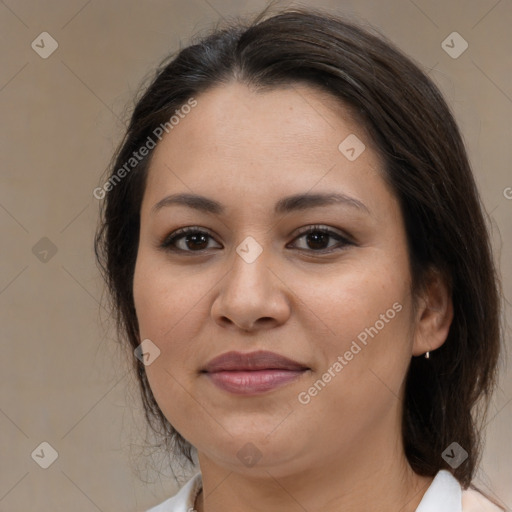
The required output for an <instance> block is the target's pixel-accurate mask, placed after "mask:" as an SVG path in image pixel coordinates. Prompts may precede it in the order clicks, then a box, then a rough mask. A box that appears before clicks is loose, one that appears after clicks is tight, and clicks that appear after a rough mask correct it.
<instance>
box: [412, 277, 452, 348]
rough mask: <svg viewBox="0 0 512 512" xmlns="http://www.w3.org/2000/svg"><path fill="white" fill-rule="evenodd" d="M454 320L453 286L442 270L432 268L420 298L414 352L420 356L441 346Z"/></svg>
mask: <svg viewBox="0 0 512 512" xmlns="http://www.w3.org/2000/svg"><path fill="white" fill-rule="evenodd" d="M452 320H453V302H452V294H451V287H450V286H449V284H448V282H447V279H446V278H445V277H444V276H443V275H442V274H441V272H439V271H438V270H436V269H432V270H430V271H429V275H428V279H427V282H426V285H425V288H424V291H423V292H422V293H421V296H420V297H419V298H418V310H417V312H416V325H415V331H414V343H413V351H412V354H413V355H414V356H420V355H423V354H424V353H425V352H431V351H433V350H436V349H437V348H439V347H440V346H441V345H442V344H443V343H444V342H445V341H446V338H447V337H448V332H449V330H450V325H451V323H452Z"/></svg>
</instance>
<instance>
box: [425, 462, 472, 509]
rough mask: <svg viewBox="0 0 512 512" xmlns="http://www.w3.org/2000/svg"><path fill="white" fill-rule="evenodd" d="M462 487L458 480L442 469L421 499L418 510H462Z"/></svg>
mask: <svg viewBox="0 0 512 512" xmlns="http://www.w3.org/2000/svg"><path fill="white" fill-rule="evenodd" d="M461 511H462V489H461V487H460V484H459V482H458V480H457V479H456V478H455V477H454V476H453V475H452V474H451V473H450V472H449V471H447V470H446V469H441V470H440V471H438V473H437V474H436V476H435V478H434V480H432V483H431V484H430V487H429V488H428V489H427V492H426V493H425V494H424V496H423V499H422V500H421V501H420V504H419V505H418V508H417V509H416V512H461Z"/></svg>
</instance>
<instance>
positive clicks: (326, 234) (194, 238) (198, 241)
mask: <svg viewBox="0 0 512 512" xmlns="http://www.w3.org/2000/svg"><path fill="white" fill-rule="evenodd" d="M209 238H211V239H212V240H213V237H212V236H211V235H210V234H209V233H208V232H207V231H204V230H202V229H200V228H196V227H187V228H183V229H179V230H177V231H175V232H174V233H171V235H169V236H167V237H166V238H165V239H164V241H163V242H162V243H161V247H162V248H163V249H167V250H170V251H174V252H188V253H193V252H196V253H200V252H203V251H205V250H207V249H208V242H209V240H208V239H209ZM300 239H304V240H305V242H306V244H307V245H309V246H310V247H298V249H299V250H301V251H311V252H317V253H318V252H320V253H322V252H324V253H328V252H333V250H336V249H342V248H344V247H346V246H348V245H352V242H350V241H349V240H348V239H347V238H346V237H344V236H343V235H341V234H340V233H337V232H335V231H333V230H331V229H329V228H326V227H322V226H312V227H309V228H307V229H305V230H303V231H302V232H301V233H299V235H298V236H297V237H295V239H294V241H295V240H300ZM329 239H335V240H337V243H335V244H332V245H328V242H329ZM180 242H183V243H182V244H181V245H182V246H181V247H179V243H180ZM326 244H327V246H326Z"/></svg>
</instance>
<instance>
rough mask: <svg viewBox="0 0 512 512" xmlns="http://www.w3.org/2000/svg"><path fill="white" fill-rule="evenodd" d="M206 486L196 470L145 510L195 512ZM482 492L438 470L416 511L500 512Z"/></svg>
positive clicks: (447, 472)
mask: <svg viewBox="0 0 512 512" xmlns="http://www.w3.org/2000/svg"><path fill="white" fill-rule="evenodd" d="M202 487H203V481H202V476H201V473H196V474H195V475H194V476H193V477H192V478H191V479H190V480H189V481H188V482H187V483H186V484H185V485H184V486H183V487H182V488H181V489H180V490H179V492H178V493H177V494H175V495H174V496H173V497H172V498H169V499H167V500H165V501H164V502H162V503H160V505H157V506H156V507H153V508H151V509H149V510H147V511H146V512H193V511H194V510H195V509H194V504H195V501H196V497H197V495H198V494H199V491H200V490H201V489H202ZM501 510H502V509H500V508H499V507H497V506H496V505H494V504H493V503H491V502H490V501H489V500H488V499H487V498H485V497H484V496H483V495H482V494H480V493H479V492H477V491H474V490H472V489H466V490H463V489H462V488H461V486H460V484H459V482H458V481H457V479H456V478H455V477H454V476H453V475H452V474H451V473H450V472H449V471H447V470H445V469H442V470H441V471H439V472H438V473H437V475H436V476H435V478H434V480H433V481H432V483H431V484H430V486H429V488H428V489H427V492H426V493H425V494H424V496H423V499H422V500H421V502H420V504H419V505H418V508H417V509H416V512H501Z"/></svg>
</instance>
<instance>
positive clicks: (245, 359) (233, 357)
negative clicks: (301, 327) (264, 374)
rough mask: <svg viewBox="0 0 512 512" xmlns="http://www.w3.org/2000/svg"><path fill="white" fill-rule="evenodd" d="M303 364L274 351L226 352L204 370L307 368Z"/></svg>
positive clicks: (211, 371) (290, 369)
mask: <svg viewBox="0 0 512 512" xmlns="http://www.w3.org/2000/svg"><path fill="white" fill-rule="evenodd" d="M307 369H308V367H307V366H304V365H303V364H300V363H298V362H297V361H293V360H292V359H288V358H287V357H284V356H281V355H279V354H276V353H274V352H267V351H264V350H260V351H258V352H249V353H242V352H226V353H224V354H221V355H220V356H218V357H215V358H214V359H212V360H211V361H210V362H209V363H208V364H207V365H206V367H205V368H204V369H203V370H202V371H203V372H207V373H215V372H222V371H256V370H289V371H300V370H307Z"/></svg>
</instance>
